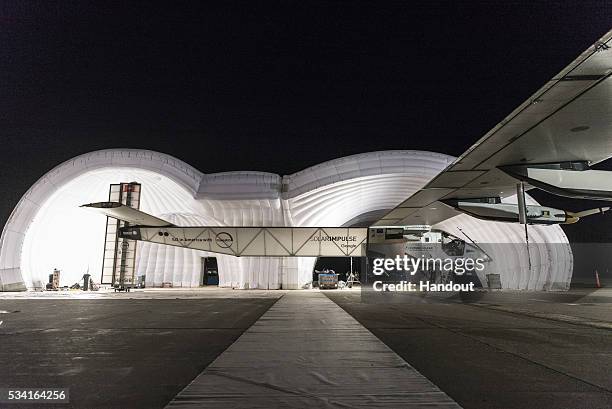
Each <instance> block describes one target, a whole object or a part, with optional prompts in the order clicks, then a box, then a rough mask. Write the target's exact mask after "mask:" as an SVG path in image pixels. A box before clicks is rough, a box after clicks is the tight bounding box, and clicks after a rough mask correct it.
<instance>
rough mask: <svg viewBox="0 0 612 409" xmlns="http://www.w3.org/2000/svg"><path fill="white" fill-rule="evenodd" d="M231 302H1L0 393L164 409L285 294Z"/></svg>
mask: <svg viewBox="0 0 612 409" xmlns="http://www.w3.org/2000/svg"><path fill="white" fill-rule="evenodd" d="M229 293H231V294H229V295H228V294H227V293H226V292H225V293H224V292H223V291H214V292H210V291H208V292H198V293H192V292H185V291H182V292H173V291H166V292H158V293H155V292H146V293H145V292H130V293H129V294H126V293H121V294H119V293H117V294H114V293H107V294H105V293H88V294H85V293H79V292H76V293H70V294H61V293H0V294H2V296H0V387H21V388H25V387H47V388H49V387H68V388H69V389H70V390H69V394H70V404H68V405H57V407H61V408H66V407H74V408H88V409H89V408H92V409H93V408H147V409H151V408H161V407H164V406H165V405H166V404H167V403H168V402H169V401H170V400H171V399H172V398H173V397H174V396H175V395H176V394H177V393H179V392H180V390H181V389H183V387H184V386H185V385H187V384H188V383H189V382H191V380H192V379H193V378H195V377H196V376H197V375H198V374H199V373H200V372H201V371H202V370H203V369H204V368H205V367H206V366H208V364H210V363H211V362H212V361H213V360H214V359H215V358H216V357H217V356H218V355H219V354H220V353H221V352H223V351H224V350H225V349H226V348H227V347H229V346H230V345H231V344H232V343H233V342H234V341H235V340H236V339H237V338H238V337H239V336H240V334H242V333H243V332H244V331H245V330H246V329H247V328H249V327H250V326H251V325H252V324H253V323H254V322H255V321H256V320H257V319H258V318H259V317H260V316H261V315H262V314H263V313H264V312H265V311H266V310H267V309H268V308H270V306H271V305H272V304H273V303H274V302H275V301H276V300H277V298H278V297H280V296H281V295H282V294H283V293H282V292H275V293H273V292H265V291H258V292H256V291H246V292H242V291H234V292H232V291H231V290H230V291H229ZM249 293H255V294H251V297H249ZM26 297H27V298H26ZM83 297H84V298H83ZM177 297H181V298H180V299H177ZM203 297H205V298H203ZM222 297H225V298H222ZM3 405H4V406H3ZM0 407H2V408H4V407H6V408H9V409H10V408H18V407H29V408H34V407H38V408H41V407H44V408H50V407H56V406H54V405H49V404H31V405H18V404H0Z"/></svg>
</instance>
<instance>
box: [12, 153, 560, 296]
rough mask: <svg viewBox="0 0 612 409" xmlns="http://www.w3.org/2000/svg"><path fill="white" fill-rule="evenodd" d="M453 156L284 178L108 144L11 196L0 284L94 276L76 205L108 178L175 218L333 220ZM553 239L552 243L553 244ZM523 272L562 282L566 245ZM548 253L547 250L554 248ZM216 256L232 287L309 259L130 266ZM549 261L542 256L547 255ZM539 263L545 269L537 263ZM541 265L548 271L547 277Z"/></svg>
mask: <svg viewBox="0 0 612 409" xmlns="http://www.w3.org/2000/svg"><path fill="white" fill-rule="evenodd" d="M453 159H454V158H452V157H450V156H447V155H442V154H437V153H431V152H422V151H383V152H371V153H365V154H359V155H353V156H349V157H345V158H340V159H336V160H332V161H329V162H325V163H322V164H320V165H316V166H313V167H310V168H307V169H305V170H303V171H300V172H297V173H295V174H293V175H289V176H284V177H281V176H279V175H275V174H271V173H264V172H226V173H216V174H203V173H201V172H199V171H198V170H196V169H194V168H193V167H191V166H189V165H187V164H186V163H184V162H182V161H180V160H178V159H176V158H173V157H171V156H169V155H165V154H161V153H157V152H151V151H145V150H129V149H115V150H103V151H96V152H91V153H88V154H85V155H81V156H78V157H76V158H74V159H71V160H69V161H67V162H65V163H63V164H61V165H59V166H58V167H56V168H54V169H53V170H51V171H50V172H49V173H47V174H46V175H45V176H43V177H42V178H41V179H40V180H39V181H38V182H37V183H36V184H35V185H33V186H32V187H31V188H30V189H29V190H28V192H27V193H26V194H25V195H24V196H23V198H22V199H21V200H20V202H19V204H18V205H17V207H16V208H15V210H14V211H13V213H12V215H11V217H10V218H9V220H8V222H7V224H6V225H5V227H4V229H3V232H2V237H1V239H0V285H1V287H2V289H3V290H5V291H10V290H23V289H26V288H33V287H36V286H39V285H41V284H42V283H45V282H46V281H47V276H48V274H49V273H50V272H51V271H52V270H53V268H59V269H61V270H62V285H69V284H72V283H74V282H76V281H77V280H78V279H79V278H80V277H81V276H82V275H83V273H85V272H87V271H89V272H90V273H91V274H92V276H93V277H94V278H95V279H99V272H100V271H101V261H102V248H103V237H104V226H105V219H104V217H102V216H99V215H97V214H94V213H89V212H87V211H85V210H83V209H80V208H79V207H78V206H79V205H80V204H83V203H87V202H95V201H103V200H106V199H107V195H108V185H109V184H110V183H118V182H128V181H137V182H140V183H142V185H143V193H142V205H141V209H142V210H143V211H145V212H148V213H151V214H153V215H156V216H159V217H162V218H164V219H166V220H169V221H171V222H173V223H175V224H177V225H235V226H341V225H343V224H345V223H347V222H348V221H350V220H352V219H354V218H356V217H359V216H360V215H363V214H365V213H369V212H372V211H377V210H381V209H389V208H392V207H394V206H395V205H397V204H398V203H400V202H401V201H402V200H404V199H405V198H406V197H408V196H409V195H411V194H412V193H413V192H415V191H416V190H418V189H419V188H421V187H422V186H423V185H425V184H426V183H427V182H428V181H429V180H431V179H432V178H433V177H434V176H435V175H436V174H438V173H439V172H440V171H441V170H443V169H444V168H446V167H447V166H448V164H449V163H451V162H452V160H453ZM459 226H460V227H461V228H462V229H463V230H464V231H465V232H466V233H467V234H469V235H470V237H472V238H474V239H475V240H477V241H479V242H485V241H490V242H520V240H521V238H522V226H518V225H513V224H507V223H495V222H485V221H481V220H477V219H474V218H471V217H469V216H465V215H461V216H457V217H455V218H453V219H449V220H447V221H445V222H444V223H441V224H440V225H439V226H436V227H438V228H440V229H443V230H447V231H449V233H451V234H454V235H457V232H456V230H457V227H459ZM531 229H532V234H533V235H534V238H536V239H535V240H536V241H539V242H542V243H567V238H566V237H565V234H564V233H563V231H562V230H561V228H560V227H558V226H545V227H544V226H538V227H532V228H531ZM557 248H558V247H555V249H557ZM552 251H553V250H551V249H550V248H544V250H543V251H542V254H541V255H536V257H540V256H541V257H540V258H541V259H542V260H541V261H542V262H541V263H539V264H538V265H540V266H541V267H538V268H539V269H540V270H542V271H540V270H537V271H533V272H532V273H531V274H529V276H525V275H524V274H523V275H514V276H513V275H512V273H511V271H512V268H511V267H509V268H508V271H509V272H508V274H505V275H503V277H502V283H503V286H504V287H505V288H530V289H540V288H546V286H547V285H549V284H548V283H550V282H551V277H550V272H548V273H547V271H548V270H546V269H547V268H549V267H547V264H546V263H547V262H548V261H550V259H551V257H554V256H558V260H562V262H564V263H565V264H566V265H565V267H564V268H561V269H559V268H557V269H555V271H562V273H559V274H558V275H559V277H554V278H553V279H552V281H555V282H556V281H559V282H564V283H569V279H570V278H571V252H570V251H569V250H568V252H567V254H565V253H564V254H561V255H555V254H552ZM555 251H556V250H555ZM207 255H210V256H215V257H217V260H218V264H219V278H220V285H221V286H224V287H233V288H264V289H277V288H301V287H302V286H304V285H305V284H307V283H308V282H310V281H311V280H312V269H313V267H314V262H315V258H279V257H263V258H256V257H242V258H236V257H232V256H224V255H217V254H207V253H205V252H201V251H195V250H186V249H181V248H178V247H169V246H162V245H157V244H152V243H139V247H138V250H137V266H136V268H137V270H136V271H137V272H138V274H146V276H147V284H148V285H152V286H160V285H161V283H163V282H172V283H173V284H174V285H175V286H182V287H194V286H197V285H198V283H199V279H200V268H201V266H200V262H201V261H200V260H201V257H204V256H207ZM548 264H550V263H548ZM544 270H546V271H544ZM547 274H548V275H547Z"/></svg>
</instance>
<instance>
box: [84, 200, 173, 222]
mask: <svg viewBox="0 0 612 409" xmlns="http://www.w3.org/2000/svg"><path fill="white" fill-rule="evenodd" d="M81 207H84V208H87V209H92V210H95V211H97V212H99V213H102V214H103V215H105V216H108V217H112V218H115V219H118V220H122V221H124V222H128V223H129V224H131V225H137V226H153V227H171V226H174V225H173V224H172V223H170V222H167V221H165V220H163V219H160V218H159V217H155V216H152V215H150V214H148V213H145V212H142V211H140V210H138V209H134V208H132V207H129V206H126V205H124V204H121V203H118V202H98V203H89V204H84V205H82V206H81Z"/></svg>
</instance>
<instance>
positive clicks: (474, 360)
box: [325, 290, 612, 409]
mask: <svg viewBox="0 0 612 409" xmlns="http://www.w3.org/2000/svg"><path fill="white" fill-rule="evenodd" d="M325 294H326V295H327V296H328V297H329V298H330V299H332V300H333V301H334V302H336V303H337V304H338V305H340V306H341V307H342V308H344V309H345V310H346V311H347V312H348V313H349V314H351V315H352V316H353V317H354V318H356V319H357V320H358V321H359V322H360V323H361V324H362V325H364V326H365V327H366V328H368V329H369V330H370V331H372V332H373V333H374V335H376V336H377V337H378V338H379V339H381V340H382V341H383V342H384V343H385V344H386V345H387V346H389V347H390V348H391V349H393V351H395V352H396V353H397V354H399V355H400V356H401V357H402V358H404V360H406V361H407V362H409V363H410V364H411V365H412V366H413V367H414V368H415V369H417V370H418V371H419V372H420V373H421V374H423V375H424V376H426V377H427V378H428V379H429V380H430V381H432V382H433V383H435V384H436V385H437V386H438V387H439V388H440V389H442V390H443V391H444V392H446V393H447V394H448V395H449V396H450V397H451V398H452V399H454V400H455V401H456V402H457V403H459V404H460V405H461V406H463V407H464V408H474V409H480V408H482V409H484V408H487V409H488V408H504V409H514V408H516V409H519V408H520V409H528V408H534V409H535V408H538V409H544V408H551V409H553V408H554V409H558V408H573V409H581V408H602V409H603V408H611V407H612V372H611V369H610V368H612V330H611V329H612V291H610V290H601V291H599V292H590V291H589V292H568V293H538V292H524V293H487V294H476V295H474V297H473V298H472V299H468V300H464V302H462V301H461V300H460V298H459V297H450V298H442V297H436V296H434V297H397V298H396V299H394V300H393V301H391V302H388V303H364V302H362V299H361V293H360V292H358V291H351V292H348V291H343V292H340V291H335V292H325ZM465 301H467V302H465ZM592 323H595V324H597V325H601V327H595V326H593V325H592Z"/></svg>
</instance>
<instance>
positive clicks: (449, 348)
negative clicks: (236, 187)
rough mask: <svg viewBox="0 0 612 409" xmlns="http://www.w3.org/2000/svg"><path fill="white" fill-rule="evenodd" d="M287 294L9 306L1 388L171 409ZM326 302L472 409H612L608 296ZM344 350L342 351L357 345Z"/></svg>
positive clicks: (72, 298)
mask: <svg viewBox="0 0 612 409" xmlns="http://www.w3.org/2000/svg"><path fill="white" fill-rule="evenodd" d="M286 293H292V294H293V292H286V291H263V290H250V291H245V290H225V289H205V290H196V291H189V290H178V289H164V290H145V291H135V292H131V293H129V294H126V293H117V294H115V293H106V292H97V293H83V292H58V293H51V292H46V293H0V387H21V388H23V387H68V388H70V401H71V403H70V404H69V405H58V406H57V407H62V408H66V407H75V408H163V407H164V406H165V405H167V404H168V403H169V402H170V401H171V400H172V399H173V398H174V397H175V396H176V395H177V394H178V393H179V392H180V391H181V390H183V389H184V388H185V386H187V385H188V384H190V383H191V382H192V381H193V380H194V379H196V378H197V377H198V375H199V374H201V373H202V371H204V370H205V368H207V367H208V366H209V365H210V364H211V363H212V362H213V361H214V360H215V359H216V358H217V357H219V356H221V354H222V353H223V352H224V351H231V347H230V346H231V345H232V344H233V343H234V342H235V341H236V340H237V339H238V338H239V337H240V336H241V334H243V333H244V332H245V331H246V330H247V329H249V328H253V329H255V328H256V327H257V325H258V324H257V325H255V326H253V324H255V323H256V322H257V320H258V319H259V318H260V317H262V316H263V315H264V314H265V313H266V311H269V309H270V308H271V307H272V306H273V305H275V302H276V301H277V300H278V299H279V298H280V297H281V296H282V295H284V294H286ZM297 293H298V292H296V293H295V295H296V296H297V295H298V294H297ZM303 293H305V294H308V293H309V292H308V291H304V292H303ZM314 293H317V294H319V295H320V294H321V293H320V292H318V291H317V290H312V292H311V294H314ZM323 294H325V295H326V296H327V297H328V298H329V299H331V300H333V301H334V302H336V304H337V305H339V306H340V307H342V308H343V309H344V310H345V311H346V312H348V313H349V314H350V315H351V316H352V317H354V318H355V319H356V320H357V321H358V322H359V323H360V324H361V325H362V326H360V327H361V328H363V327H365V328H367V329H368V330H370V331H371V332H372V333H373V334H374V335H375V336H376V337H378V339H380V340H381V341H382V342H383V343H384V344H386V346H387V347H389V348H390V349H391V350H392V351H394V352H395V353H396V354H397V355H399V357H401V359H403V361H405V362H407V363H408V364H409V366H410V367H413V368H414V369H415V370H416V371H418V373H420V374H421V375H423V376H424V377H426V378H427V379H428V380H429V381H431V382H432V383H433V384H434V385H436V386H437V387H438V388H439V389H440V390H442V391H443V392H444V393H445V394H446V395H448V396H449V397H450V398H451V399H452V400H454V401H455V402H457V403H458V404H459V405H461V406H462V407H464V408H475V409H480V408H495V409H513V408H521V409H523V408H527V409H529V408H538V409H541V408H555V409H557V408H572V409H581V408H611V407H612V375H611V372H610V368H612V330H611V329H610V328H611V327H612V290H610V289H603V290H599V291H596V292H592V291H570V292H567V293H541V292H523V293H512V292H509V293H508V292H506V293H480V294H473V295H471V296H469V297H459V296H436V295H431V296H425V297H423V296H416V297H409V298H403V297H399V298H394V297H391V298H390V299H389V300H387V301H390V302H385V303H372V302H370V301H369V300H368V299H362V296H361V293H360V291H359V290H355V289H353V290H342V291H324V292H323ZM330 308H331V307H330ZM335 308H337V307H335ZM306 314H307V313H306ZM317 314H323V312H321V311H319V312H318V313H317ZM298 327H299V326H298ZM279 329H280V328H277V329H275V331H276V330H279ZM347 334H348V333H347ZM336 335H337V334H336ZM271 336H272V338H270V339H273V338H274V334H272V335H271ZM360 336H361V335H360ZM312 337H313V338H312V339H313V342H316V337H315V335H314V334H313V335H312ZM341 338H342V339H340V338H338V339H336V340H335V341H334V342H336V343H342V345H341V348H344V349H342V350H345V349H347V348H349V349H350V347H351V344H352V343H357V344H358V343H359V342H358V340H356V339H355V338H354V337H351V336H350V335H347V336H343V337H341ZM307 344H308V343H307ZM313 345H314V344H313ZM263 347H266V346H263ZM311 347H312V346H310V347H309V346H307V345H305V346H304V350H303V351H302V352H304V353H305V354H303V356H302V358H300V360H298V362H300V363H301V364H303V363H304V362H307V361H308V360H304V359H303V358H307V357H308V355H310V354H311V353H313V352H314V351H309V350H308V348H310V349H313V348H311ZM228 348H229V349H228ZM328 352H332V351H328ZM335 353H336V354H337V351H336V352H335ZM280 354H282V352H280ZM340 355H341V356H346V355H342V354H340ZM281 358H282V357H281ZM282 361H283V360H282V359H280V358H279V362H282ZM332 361H334V362H335V360H332ZM312 362H314V361H312ZM262 365H263V364H262ZM251 366H252V365H251ZM332 366H333V365H332ZM211 368H212V367H211ZM366 372H367V371H366ZM280 373H281V372H279V374H280ZM262 374H264V375H265V374H275V370H274V369H273V368H268V370H266V371H264V372H262ZM283 374H284V375H283V376H284V377H286V378H289V377H290V375H288V373H284V372H283ZM366 375H367V373H366ZM366 375H363V378H362V379H366V378H367V376H366ZM370 375H371V374H370ZM326 376H328V375H326ZM320 379H321V380H323V381H324V380H325V379H328V380H329V379H332V378H330V377H329V376H328V377H327V378H326V377H322V378H320ZM281 380H282V381H283V382H285V383H290V382H291V381H292V380H291V379H281ZM362 384H363V387H364V388H367V385H368V382H366V381H363V382H362ZM336 387H337V388H338V390H340V391H341V390H342V385H337V386H336ZM364 390H365V389H364ZM0 407H7V408H18V407H30V408H34V407H46V408H50V407H54V406H53V405H40V404H39V405H15V404H10V405H4V406H2V405H1V404H0Z"/></svg>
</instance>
